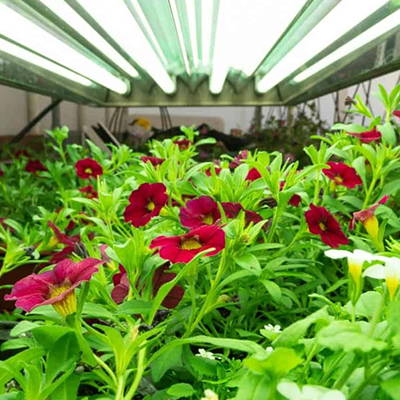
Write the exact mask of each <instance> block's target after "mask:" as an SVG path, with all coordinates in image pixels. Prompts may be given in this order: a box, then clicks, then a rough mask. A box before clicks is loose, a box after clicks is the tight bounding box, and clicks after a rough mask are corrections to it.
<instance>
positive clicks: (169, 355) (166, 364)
mask: <svg viewBox="0 0 400 400" xmlns="http://www.w3.org/2000/svg"><path fill="white" fill-rule="evenodd" d="M181 365H182V347H181V346H179V347H172V348H170V349H168V350H167V351H165V352H164V353H163V354H161V356H160V357H158V358H157V359H156V360H155V361H154V362H153V363H152V364H151V376H152V378H153V380H154V382H158V381H159V380H160V379H161V378H162V377H163V376H164V374H165V373H166V372H167V371H168V370H169V369H171V368H174V367H179V366H181Z"/></svg>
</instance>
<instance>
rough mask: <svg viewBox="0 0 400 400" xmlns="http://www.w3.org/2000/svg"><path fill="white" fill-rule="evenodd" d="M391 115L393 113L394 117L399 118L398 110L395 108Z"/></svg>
mask: <svg viewBox="0 0 400 400" xmlns="http://www.w3.org/2000/svg"><path fill="white" fill-rule="evenodd" d="M393 115H394V116H395V117H398V118H400V110H395V111H393Z"/></svg>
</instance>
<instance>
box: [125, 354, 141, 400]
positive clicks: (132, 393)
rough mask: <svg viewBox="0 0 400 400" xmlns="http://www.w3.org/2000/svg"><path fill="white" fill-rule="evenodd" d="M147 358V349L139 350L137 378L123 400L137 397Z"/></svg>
mask: <svg viewBox="0 0 400 400" xmlns="http://www.w3.org/2000/svg"><path fill="white" fill-rule="evenodd" d="M145 358H146V347H144V348H142V349H140V350H139V353H138V357H137V369H136V374H135V378H134V379H133V382H132V385H131V387H130V388H129V390H128V393H127V394H126V396H125V397H124V398H122V400H131V399H132V397H133V396H134V395H135V393H136V390H137V388H138V386H139V384H140V381H141V380H142V377H143V373H144V370H145Z"/></svg>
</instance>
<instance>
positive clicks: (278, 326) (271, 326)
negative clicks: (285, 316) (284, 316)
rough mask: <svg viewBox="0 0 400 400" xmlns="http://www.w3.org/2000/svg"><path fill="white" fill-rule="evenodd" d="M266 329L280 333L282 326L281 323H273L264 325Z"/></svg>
mask: <svg viewBox="0 0 400 400" xmlns="http://www.w3.org/2000/svg"><path fill="white" fill-rule="evenodd" d="M264 329H265V330H266V331H270V332H274V333H280V332H282V328H281V326H280V325H272V324H268V325H264Z"/></svg>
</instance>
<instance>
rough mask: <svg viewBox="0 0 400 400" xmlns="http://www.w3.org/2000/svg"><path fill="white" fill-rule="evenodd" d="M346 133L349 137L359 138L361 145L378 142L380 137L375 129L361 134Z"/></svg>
mask: <svg viewBox="0 0 400 400" xmlns="http://www.w3.org/2000/svg"><path fill="white" fill-rule="evenodd" d="M347 133H348V134H349V135H351V136H354V137H356V138H359V139H360V140H361V142H363V143H371V142H375V141H377V140H380V139H381V137H382V134H381V133H380V132H379V131H378V130H377V129H376V128H374V129H372V130H370V131H365V132H361V133H355V132H347Z"/></svg>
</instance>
